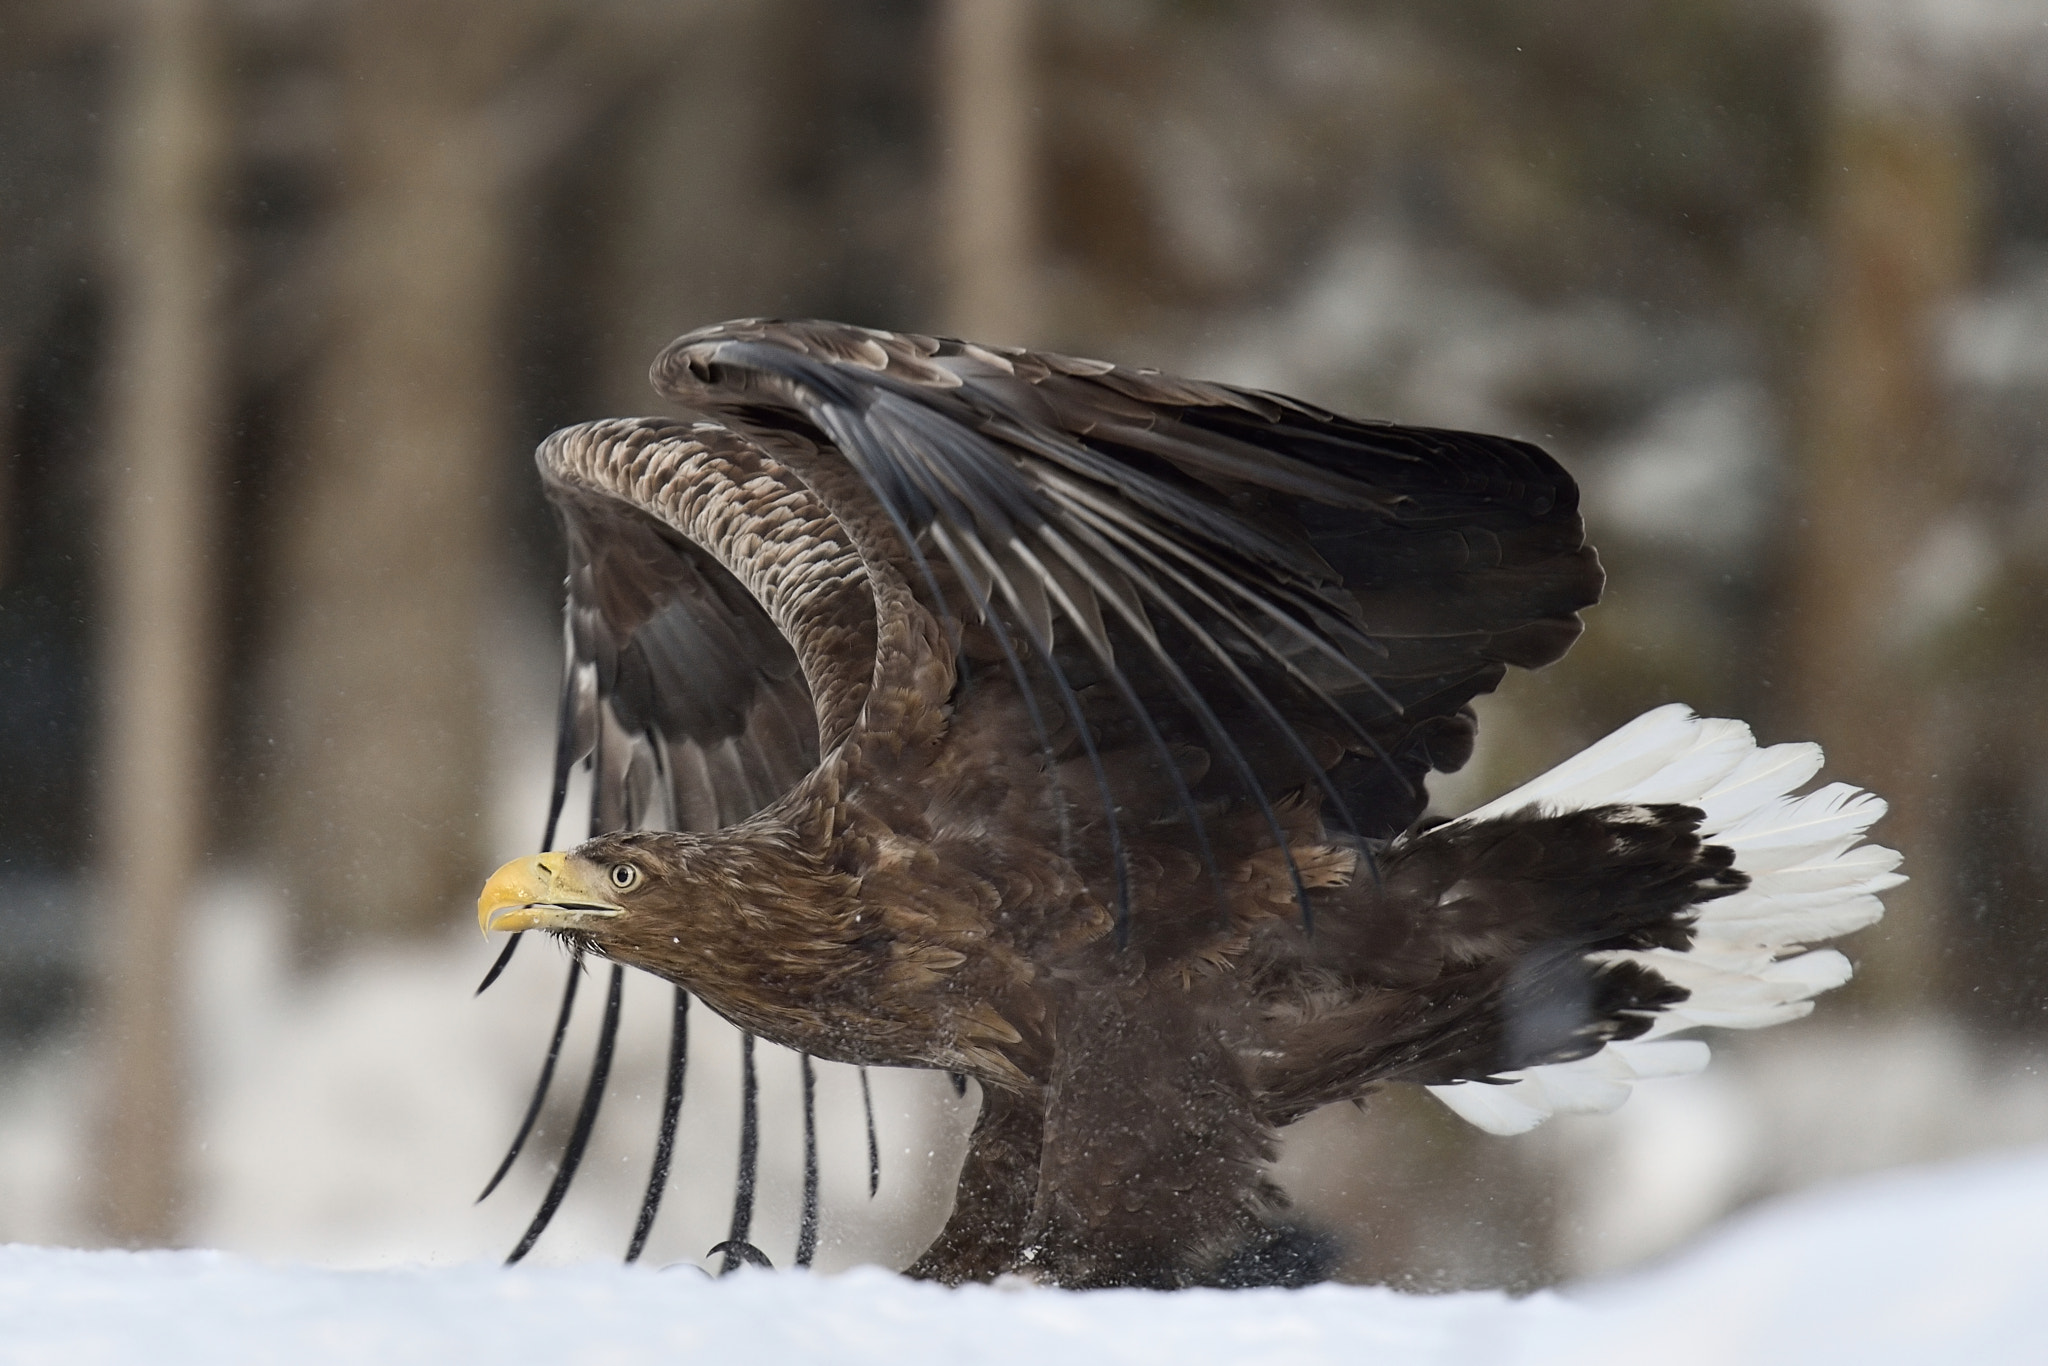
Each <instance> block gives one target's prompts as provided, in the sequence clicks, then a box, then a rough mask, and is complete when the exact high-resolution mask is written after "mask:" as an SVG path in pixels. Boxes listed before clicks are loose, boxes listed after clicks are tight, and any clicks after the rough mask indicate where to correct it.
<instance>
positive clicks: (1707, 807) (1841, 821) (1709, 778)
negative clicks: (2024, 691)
mask: <svg viewBox="0 0 2048 1366" xmlns="http://www.w3.org/2000/svg"><path fill="white" fill-rule="evenodd" d="M1821 761H1822V755H1821V750H1820V746H1818V745H1815V744H1788V745H1772V746H1771V747H1769V748H1768V749H1758V748H1757V747H1756V741H1755V740H1754V738H1753V737H1752V736H1751V734H1750V730H1749V727H1748V726H1746V725H1744V724H1743V723H1742V722H1740V721H1729V720H1721V719H1714V718H1702V717H1698V716H1695V715H1693V714H1692V712H1691V711H1690V710H1688V709H1687V708H1685V707H1684V706H1681V705H1679V704H1677V703H1673V704H1670V705H1668V706H1663V707H1658V708H1657V709H1656V710H1654V711H1649V712H1645V713H1644V714H1643V715H1641V716H1638V717H1637V718H1636V719H1635V720H1633V721H1631V722H1629V723H1628V724H1627V725H1625V726H1623V727H1622V728H1621V729H1620V730H1617V731H1615V732H1614V733H1613V734H1612V735H1609V736H1608V737H1607V738H1606V739H1604V740H1601V741H1599V742H1598V743H1596V744H1594V745H1593V746H1591V747H1590V748H1588V749H1586V750H1584V751H1582V752H1580V753H1579V754H1577V755H1574V756H1573V757H1572V758H1570V759H1567V760H1565V762H1563V763H1562V764H1559V765H1558V766H1557V767H1556V768H1554V769H1551V770H1550V771H1549V772H1548V773H1545V774H1543V775H1542V776H1540V777H1538V778H1535V779H1533V780H1532V781H1530V782H1528V783H1525V784H1523V785H1522V786H1521V787H1518V788H1516V789H1515V790H1514V791H1512V792H1510V793H1508V794H1507V795H1506V796H1503V797H1500V798H1497V799H1495V800H1494V801H1491V802H1488V803H1487V804H1486V805H1484V806H1482V807H1479V808H1478V809H1477V810H1475V811H1471V812H1469V813H1467V814H1466V815H1464V816H1461V817H1459V818H1458V822H1457V823H1460V824H1462V823H1466V822H1477V821H1484V820H1490V819H1494V818H1497V817H1501V816H1506V815H1510V814H1512V813H1515V812H1520V811H1523V810H1526V809H1528V808H1530V807H1535V808H1538V809H1540V810H1544V811H1550V812H1562V811H1576V810H1582V809H1584V808H1586V807H1593V806H1608V805H1615V804H1645V803H1678V804H1682V805H1686V806H1696V807H1698V808H1700V810H1701V811H1702V812H1704V813H1705V819H1704V820H1703V821H1702V822H1701V824H1700V834H1701V836H1702V837H1703V838H1704V839H1706V840H1707V842H1709V843H1711V844H1718V845H1725V846H1727V847H1728V848H1730V849H1733V850H1734V851H1735V866H1736V867H1737V868H1738V869H1740V870H1741V871H1742V872H1744V873H1747V874H1748V875H1749V877H1750V884H1749V886H1748V887H1747V888H1745V889H1744V890H1743V891H1741V892H1739V893H1737V894H1735V895H1733V896H1728V897H1723V898H1720V899H1718V900H1715V901H1709V902H1707V903H1706V904H1705V905H1703V906H1702V907H1701V908H1700V912H1699V917H1698V919H1697V921H1696V922H1695V926H1694V942H1693V944H1692V946H1691V947H1690V948H1688V949H1685V950H1683V951H1680V950H1674V949H1652V950H1645V951H1637V952H1623V953H1607V954H1596V955H1592V956H1593V957H1594V958H1596V959H1600V960H1603V961H1613V960H1616V959H1631V960H1633V961H1636V962H1638V963H1641V964H1643V965H1644V966H1646V967H1649V968H1651V969H1652V970H1654V971H1656V972H1657V973H1658V974H1660V975H1661V976H1663V977H1665V978H1666V979H1668V980H1669V981H1671V982H1672V983H1673V984H1674V985H1677V986H1681V987H1684V988H1686V990H1687V991H1688V992H1689V993H1690V995H1689V996H1688V997H1687V998H1686V999H1685V1000H1684V1001H1682V1002H1680V1003H1678V1004H1677V1005H1675V1006H1672V1007H1669V1008H1667V1009H1665V1010H1663V1011H1660V1012H1659V1013H1658V1015H1657V1018H1656V1019H1655V1020H1654V1021H1653V1022H1652V1023H1651V1026H1650V1028H1649V1030H1648V1031H1647V1032H1645V1033H1644V1034H1643V1035H1642V1036H1641V1037H1639V1038H1636V1039H1630V1040H1622V1041H1617V1042H1614V1043H1610V1044H1608V1045H1607V1046H1606V1047H1605V1048H1602V1049H1601V1050H1600V1051H1599V1052H1597V1053H1594V1054H1592V1055H1591V1056H1590V1057H1585V1058H1580V1059H1578V1060H1576V1061H1573V1062H1565V1063H1549V1064H1546V1065H1544V1066H1541V1067H1531V1068H1526V1069H1523V1070H1522V1071H1519V1072H1509V1073H1503V1074H1502V1075H1501V1077H1500V1078H1499V1079H1498V1080H1496V1081H1487V1082H1456V1083H1453V1084H1452V1085H1449V1086H1432V1087H1430V1088H1429V1089H1430V1091H1431V1092H1432V1093H1433V1094H1435V1095H1436V1096H1437V1097H1438V1098H1439V1099H1441V1100H1442V1101H1443V1102H1444V1104H1446V1105H1448V1106H1449V1107H1450V1108H1451V1109H1452V1110H1454V1111H1456V1112H1457V1113H1458V1114H1459V1115H1461V1116H1462V1117H1464V1118H1465V1119H1467V1120H1470V1121H1471V1122H1472V1123H1474V1124H1476V1125H1478V1126H1479V1127H1480V1128H1482V1129H1485V1130H1487V1131H1488V1132H1489V1133H1496V1134H1518V1133H1524V1132H1526V1131H1528V1130H1530V1129H1533V1128H1535V1127H1536V1126H1537V1125H1538V1124H1541V1123H1542V1122H1543V1121H1544V1120H1545V1119H1547V1118H1549V1117H1550V1116H1551V1115H1553V1114H1567V1113H1569V1114H1605V1113H1606V1112H1608V1111H1610V1110H1613V1109H1614V1108H1615V1107H1617V1106H1619V1105H1620V1104H1621V1103H1622V1102H1623V1101H1624V1100H1626V1099H1627V1098H1628V1095H1629V1091H1630V1088H1631V1087H1632V1085H1633V1084H1634V1083H1635V1082H1637V1081H1640V1080H1643V1079H1645V1078H1649V1077H1660V1076H1680V1075H1685V1074H1688V1073H1692V1072H1697V1071H1699V1070H1700V1069H1701V1068H1702V1067H1705V1066H1706V1065H1707V1059H1708V1056H1709V1054H1708V1051H1707V1046H1706V1045H1705V1044H1704V1043H1701V1042H1700V1041H1698V1040H1696V1039H1673V1038H1671V1037H1669V1036H1671V1035H1673V1034H1677V1033H1680V1032H1683V1031H1685V1030H1689V1029H1698V1028H1702V1027H1707V1026H1713V1027H1717V1028H1722V1029H1761V1028H1763V1027H1765V1026H1767V1025H1774V1024H1781V1023H1784V1022H1785V1021H1788V1020H1796V1019H1798V1018H1800V1017H1801V1016H1803V1015H1805V1014H1807V1013H1808V1012H1810V1011H1811V1010H1812V1009H1813V999H1812V998H1813V997H1814V996H1816V995H1818V994H1820V993H1821V992H1823V991H1827V990H1830V989H1831V988H1834V987H1838V986H1840V985H1842V983H1844V982H1846V981H1848V980H1849V975H1850V972H1851V968H1850V965H1849V960H1848V959H1847V958H1844V957H1843V956H1842V955H1841V954H1839V953H1837V952H1836V951H1835V950H1833V949H1817V950H1810V951H1802V950H1806V949H1807V946H1808V945H1810V944H1817V943H1821V942H1823V941H1825V940H1829V939H1833V938H1835V937H1836V936H1838V935H1843V934H1848V933H1850V932H1851V931H1853V930H1859V929H1862V928H1864V927H1865V926H1867V925H1870V924H1872V923H1873V922H1875V921H1876V920H1877V919H1878V917H1879V916H1881V915H1883V914H1884V906H1883V904H1882V903H1881V902H1879V901H1878V899H1877V893H1879V892H1882V891H1885V890H1886V889H1888V888H1891V887H1896V886H1897V885H1898V884H1900V883H1901V882H1904V881H1905V877H1904V876H1903V875H1901V874H1900V873H1898V872H1896V871H1894V870H1895V869H1896V868H1897V867H1898V864H1899V855H1898V853H1897V852H1896V851H1895V850H1891V849H1886V848H1883V847H1882V846H1879V845H1874V844H1860V843H1858V841H1860V840H1861V839H1862V837H1863V832H1864V831H1866V830H1868V829H1869V828H1870V826H1871V825H1872V824H1873V823H1874V822H1875V821H1876V820H1877V819H1878V818H1879V817H1880V816H1882V815H1884V812H1885V804H1884V801H1883V799H1882V798H1879V797H1877V796H1875V795H1873V794H1871V793H1868V792H1864V791H1862V790H1861V789H1858V788H1854V787H1851V786H1849V785H1848V784H1846V783H1830V784H1828V785H1827V786H1825V787H1822V788H1818V789H1816V790H1815V791H1813V792H1809V793H1806V794H1805V795H1803V796H1797V797H1795V796H1792V795H1790V794H1791V793H1792V792H1793V790H1794V789H1796V788H1798V787H1800V786H1802V785H1804V784H1805V783H1807V782H1809V781H1811V780H1812V778H1813V776H1814V775H1815V774H1816V773H1818V772H1819V771H1820V766H1821Z"/></svg>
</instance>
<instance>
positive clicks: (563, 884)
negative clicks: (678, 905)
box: [476, 835, 675, 950]
mask: <svg viewBox="0 0 2048 1366" xmlns="http://www.w3.org/2000/svg"><path fill="white" fill-rule="evenodd" d="M674 861H675V860H674V857H673V855H672V854H671V853H669V851H665V850H658V849H656V848H654V847H653V846H652V845H651V844H650V843H649V842H648V841H645V840H643V839H634V838H632V837H630V836H628V837H621V836H616V835H611V836H605V837H602V838H600V839H594V840H591V841H590V842H589V843H588V844H585V845H582V846H581V847H579V848H576V849H573V850H570V851H568V852H566V853H551V854H534V855H531V856H529V857H527V858H517V859H513V860H512V861H511V862H510V863H508V864H506V865H505V866H504V867H502V868H500V869H499V870H498V871H497V872H495V873H493V874H491V879H490V881H488V882H486V883H485V884H484V890H483V894H482V895H481V896H479V897H478V898H477V902H476V920H477V926H478V928H479V929H482V930H483V931H484V932H485V933H487V934H488V933H489V932H490V931H492V930H552V931H554V932H555V933H557V934H560V935H562V936H564V937H566V938H568V939H570V940H572V941H574V942H577V943H579V944H581V945H582V946H584V947H590V948H599V949H600V950H601V948H602V946H603V945H605V944H607V943H616V942H620V941H631V940H634V939H638V938H640V937H641V934H640V933H637V931H644V930H645V929H646V928H647V926H646V924H644V923H642V922H646V921H649V920H650V919H653V920H663V919H666V918H667V915H668V914H670V913H672V910H673V909H674V907H673V901H674V897H673V891H674V888H673V886H672V879H673V873H674V871H675V870H674V867H673V864H674Z"/></svg>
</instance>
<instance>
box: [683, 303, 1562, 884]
mask: <svg viewBox="0 0 2048 1366" xmlns="http://www.w3.org/2000/svg"><path fill="white" fill-rule="evenodd" d="M652 374H653V379H654V383H655V386H656V387H657V388H658V389H659V390H660V391H661V392H662V393H664V394H665V395H667V396H669V397H671V398H674V399H676V400H678V401H680V402H682V403H685V404H687V405H689V406H690V407H692V408H695V409H697V410H699V411H702V412H706V413H709V414H712V415H715V416H717V417H719V418H720V419H721V420H724V421H726V422H729V423H731V424H732V425H734V426H735V427H738V428H740V429H741V430H743V431H746V432H747V433H748V434H749V435H751V436H753V437H754V438H755V439H756V440H757V441H759V442H761V443H762V444H764V445H766V446H769V447H770V448H773V449H776V450H777V453H778V455H779V456H781V458H784V459H786V460H787V461H788V462H789V463H790V464H791V465H792V466H793V467H795V468H796V469H797V470H798V472H799V473H800V474H804V475H805V476H806V477H807V478H808V477H813V474H814V471H817V469H818V464H819V462H827V461H830V462H837V461H843V462H844V464H845V465H850V466H851V467H852V469H853V470H854V471H855V472H857V473H858V475H859V476H860V478H861V480H862V481H863V482H864V484H865V486H866V489H867V490H868V491H869V492H871V493H872V495H873V501H874V504H875V506H877V507H878V508H879V509H880V513H881V517H882V519H883V520H884V521H885V522H886V529H887V530H888V531H889V532H892V533H893V534H894V536H895V537H896V539H897V541H898V543H899V544H901V545H903V546H905V547H907V548H908V555H909V558H910V559H911V560H913V561H915V562H916V566H917V569H916V572H915V573H914V574H913V577H914V578H916V579H917V580H918V581H919V591H920V592H921V593H923V594H924V595H925V596H926V598H927V600H928V605H929V606H932V607H934V608H935V609H937V610H939V611H940V612H941V613H942V615H946V616H949V617H951V618H952V619H954V620H956V621H975V620H986V619H988V618H990V617H999V618H1001V619H1002V620H1003V621H1004V622H1005V623H1006V629H1007V633H1008V634H1009V636H1010V637H1011V638H1012V639H1014V640H1016V641H1018V642H1019V648H1017V649H1016V650H1015V652H1014V653H1015V656H1016V657H1013V658H1012V660H1011V663H1012V667H1013V671H1014V672H1015V673H1016V674H1017V677H1018V682H1019V683H1020V684H1021V685H1023V686H1024V687H1026V688H1027V689H1030V688H1033V687H1034V686H1036V687H1043V688H1044V690H1045V691H1046V693H1047V696H1046V698H1045V706H1046V708H1047V710H1048V711H1058V710H1060V709H1062V708H1063V709H1064V710H1065V712H1066V713H1067V716H1068V719H1070V720H1071V721H1072V722H1074V725H1073V727H1072V729H1073V731H1074V732H1075V733H1077V734H1078V735H1079V737H1080V742H1081V743H1083V744H1088V743H1090V737H1091V735H1092V736H1096V737H1101V736H1103V735H1104V734H1105V733H1107V732H1109V731H1112V730H1114V729H1116V727H1117V724H1118V722H1121V724H1122V727H1123V729H1124V730H1131V729H1132V726H1131V723H1132V722H1135V723H1136V729H1137V731H1139V732H1140V733H1141V736H1140V740H1139V741H1135V742H1134V743H1149V745H1150V746H1151V747H1152V749H1153V750H1154V751H1156V753H1157V756H1158V759H1159V764H1158V766H1157V771H1159V772H1161V773H1163V774H1164V775H1165V776H1166V777H1167V779H1168V780H1170V781H1172V782H1174V783H1176V784H1181V785H1182V790H1181V794H1180V795H1181V806H1182V809H1183V811H1184V813H1185V815H1186V818H1187V819H1188V820H1189V822H1190V823H1192V824H1195V825H1199V823H1200V818H1199V817H1198V816H1197V815H1196V814H1195V813H1196V812H1197V811H1200V810H1215V809H1216V808H1217V806H1218V804H1226V805H1227V804H1229V803H1231V802H1239V803H1248V804H1250V805H1255V806H1257V807H1259V808H1260V809H1261V810H1262V811H1263V812H1264V814H1265V815H1266V817H1267V821H1268V824H1269V825H1270V826H1271V827H1272V828H1273V831H1274V833H1275V834H1276V835H1277V834H1278V821H1277V820H1276V819H1275V814H1274V802H1275V801H1276V800H1277V799H1278V797H1279V796H1280V795H1281V794H1283V793H1286V792H1288V791H1291V790H1295V789H1302V788H1309V789H1320V792H1321V794H1322V797H1323V799H1324V800H1323V811H1324V814H1325V816H1326V818H1329V819H1330V820H1331V824H1332V825H1333V826H1337V827H1342V826H1347V825H1348V826H1349V827H1350V828H1351V829H1353V830H1354V831H1356V832H1357V833H1358V834H1359V835H1361V836H1364V837H1366V838H1367V839H1386V838H1389V837H1391V836H1392V835H1394V834H1396V833H1397V832H1399V831H1400V830H1402V829H1403V828H1405V827H1406V826H1407V825H1408V824H1410V822H1412V821H1413V819H1414V818H1415V817H1416V816H1417V815H1418V814H1419V813H1420V811H1421V808H1422V805H1423V802H1424V794H1423V792H1422V790H1421V786H1420V782H1419V779H1420V778H1421V776H1422V775H1423V774H1424V773H1426V772H1428V771H1429V770H1430V769H1433V768H1434V769H1440V770H1448V769H1454V768H1456V767H1458V766H1459V765H1460V764H1462V763H1463V762H1464V760H1465V758H1466V757H1467V756H1468V755H1469V753H1470V749H1471V742H1472V718H1471V713H1470V711H1469V709H1468V708H1467V703H1469V702H1470V700H1471V699H1472V698H1473V697H1474V696H1475V695H1477V694H1478V693H1481V692H1485V691H1488V690H1490V689H1491V688H1493V687H1494V686H1495V685H1496V684H1497V683H1498V682H1499V680H1500V678H1501V676H1502V675H1503V673H1504V672H1505V670H1506V668H1507V667H1508V666H1509V665H1511V664H1513V665H1521V666H1524V667H1535V666H1538V665H1541V664H1546V663H1549V662H1551V661H1552V660H1554V659H1556V658H1557V657H1558V656H1559V655H1561V654H1562V653H1563V652H1564V651H1565V649H1566V648H1567V647H1568V646H1569V645H1570V643H1571V642H1572V640H1573V639H1575V638H1576V636H1577V634H1578V631H1579V629H1580V624H1579V620H1578V616H1577V613H1578V610H1579V609H1580V608H1582V607H1585V606H1587V605H1589V604H1590V603H1592V602H1593V601H1595V600H1596V599H1597V597H1598V595H1599V590H1600V586H1601V572H1600V568H1599V563H1598V560H1597V558H1596V557H1595V556H1594V554H1593V552H1592V550H1591V549H1590V548H1588V547H1587V546H1586V545H1585V544H1584V540H1583V532H1582V527H1581V523H1580V519H1579V514H1578V503H1577V490H1576V488H1575V487H1574V485H1573V483H1572V481H1571V479H1570V477H1569V476H1568V475H1566V474H1565V472H1564V471H1563V470H1562V469H1561V468H1559V467H1558V465H1557V464H1556V463H1555V462H1554V461H1553V460H1551V459H1550V457H1549V456H1548V455H1546V454H1544V452H1542V451H1541V450H1539V449H1537V448H1536V447H1534V446H1531V445H1528V444H1526V443H1524V442H1519V441H1513V440H1509V439H1506V438H1500V437H1488V436H1479V435H1474V434H1470V433H1462V432H1446V431H1435V430H1430V429H1425V428H1414V427H1400V426H1394V425H1391V424H1385V423H1371V422H1360V421H1354V420H1351V419H1347V418H1342V417H1338V416H1336V415H1334V414H1331V413H1327V412H1324V411H1322V410H1320V409H1317V408H1314V407H1311V406H1310V405H1307V404H1304V403H1301V402H1298V401H1296V400H1293V399H1288V398H1284V397H1280V396H1278V395H1273V394H1266V393H1258V392H1254V391H1250V390H1244V389H1236V388H1232V387H1230V386H1227V385H1220V384H1208V383H1199V382H1194V381H1188V380H1181V379H1176V378H1173V377H1171V376H1168V375H1163V374H1160V373H1158V372H1155V371H1148V370H1127V369H1122V368H1118V367H1115V366H1110V365H1106V364H1103V363H1101V362H1096V361H1085V360H1077V359H1074V358H1071V357H1064V356H1057V355H1052V354H1049V353H1040V352H1027V351H1019V350H1009V349H990V348H984V347H979V346H975V345H972V344H969V343H963V342H955V341H944V340H937V339H933V338H928V337H920V336H911V335H900V334H891V333H886V332H876V331H870V330H867V329H863V328H855V327H847V326H843V325H840V324H833V323H819V322H790V323H782V322H762V321H750V322H740V323H730V324H726V325H723V326H720V327H715V328H710V329H706V330H703V331H700V332H694V333H691V334H689V335H688V336H685V337H682V338H680V339H679V340H677V341H676V342H675V343H674V344H672V345H671V346H670V347H669V348H668V349H667V350H666V351H664V352H663V353H662V355H661V357H660V358H659V359H658V360H657V361H656V362H655V365H654V368H653V372H652ZM779 443H786V445H784V444H779ZM807 461H808V462H810V464H809V465H808V467H807V465H806V463H805V462H807ZM949 595H950V596H951V597H952V598H953V599H954V600H953V601H950V602H949V601H946V600H945V599H946V598H947V597H948V596H949ZM1048 678H1049V682H1047V681H1046V680H1047V679H1048ZM1027 680H1035V681H1027ZM1111 713H1115V714H1116V716H1117V718H1118V719H1117V721H1112V720H1109V719H1107V718H1108V716H1109V714H1111ZM1191 751H1197V752H1199V753H1198V757H1197V758H1196V759H1194V760H1193V761H1190V759H1189V757H1188V756H1189V754H1190V752H1191ZM1096 770H1097V772H1098V773H1101V772H1102V771H1103V768H1102V765H1101V764H1100V763H1099V762H1098V763H1097V764H1096ZM1190 772H1192V773H1196V774H1197V775H1198V776H1196V777H1194V778H1192V779H1188V780H1186V781H1185V782H1183V780H1182V778H1181V777H1180V775H1182V774H1184V773H1190ZM1121 797H1122V794H1116V795H1115V796H1114V797H1112V795H1111V794H1109V793H1107V792H1105V793H1104V798H1105V801H1104V805H1105V807H1107V808H1109V809H1112V810H1113V809H1114V808H1115V807H1116V805H1117V804H1118V801H1119V800H1121ZM1281 842H1282V843H1283V844H1284V841H1281ZM1305 905H1306V902H1305V901H1304V907H1305Z"/></svg>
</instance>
